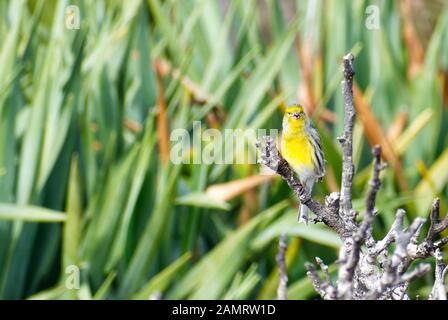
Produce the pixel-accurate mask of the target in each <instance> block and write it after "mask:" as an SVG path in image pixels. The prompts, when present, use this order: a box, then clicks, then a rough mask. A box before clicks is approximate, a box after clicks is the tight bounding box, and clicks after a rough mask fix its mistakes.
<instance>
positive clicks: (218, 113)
mask: <svg viewBox="0 0 448 320" xmlns="http://www.w3.org/2000/svg"><path fill="white" fill-rule="evenodd" d="M154 69H155V70H158V71H159V73H160V75H161V76H167V75H170V76H171V77H172V78H173V79H176V80H179V81H180V83H181V84H182V86H183V87H184V88H185V89H186V90H187V91H188V92H189V93H190V94H191V97H192V99H193V101H194V102H196V103H198V104H207V103H208V101H210V100H212V94H211V93H209V92H206V91H204V90H203V89H202V88H201V86H200V85H198V84H197V83H195V82H194V81H192V80H191V79H190V78H189V77H187V76H185V75H183V74H182V73H181V71H180V70H179V69H177V68H173V67H172V66H171V64H170V62H169V61H167V60H165V59H162V58H157V59H155V60H154ZM224 117H225V111H224V108H223V106H222V105H221V104H220V103H217V104H216V105H215V106H214V108H213V109H212V110H211V112H210V113H209V115H207V118H206V119H207V122H209V124H210V126H211V127H212V128H217V127H219V124H220V123H222V121H223V119H224Z"/></svg>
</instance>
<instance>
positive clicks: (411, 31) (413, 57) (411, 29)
mask: <svg viewBox="0 0 448 320" xmlns="http://www.w3.org/2000/svg"><path fill="white" fill-rule="evenodd" d="M399 10H400V16H401V19H402V21H403V38H404V41H405V43H406V46H407V48H408V53H409V66H408V78H409V79H413V78H414V77H415V76H416V75H417V73H418V72H419V71H420V70H421V68H422V65H423V60H424V49H423V47H422V44H421V43H420V40H419V38H418V35H417V32H416V29H415V26H414V22H413V21H412V17H413V12H412V11H413V10H412V2H411V1H410V0H401V1H399Z"/></svg>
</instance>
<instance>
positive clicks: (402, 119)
mask: <svg viewBox="0 0 448 320" xmlns="http://www.w3.org/2000/svg"><path fill="white" fill-rule="evenodd" d="M407 121H408V113H407V112H406V111H400V112H398V114H397V116H396V117H395V119H394V122H392V124H391V126H390V127H389V130H387V139H388V140H389V141H390V143H391V144H392V145H395V142H396V140H397V139H398V137H399V136H400V135H401V133H402V132H403V129H404V127H405V125H406V122H407Z"/></svg>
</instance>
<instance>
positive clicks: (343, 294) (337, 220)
mask: <svg viewBox="0 0 448 320" xmlns="http://www.w3.org/2000/svg"><path fill="white" fill-rule="evenodd" d="M353 64H354V56H353V55H352V54H348V55H346V56H345V57H344V61H343V67H344V68H343V75H344V79H343V81H342V83H341V85H342V94H343V97H344V110H345V117H344V130H343V134H342V136H341V137H339V138H338V140H339V143H340V144H341V149H342V160H343V164H342V183H341V192H340V193H338V192H333V193H331V194H329V195H327V196H326V197H325V202H324V203H323V204H322V203H320V202H319V201H317V200H315V199H313V198H312V197H311V195H310V194H308V193H306V192H305V189H304V187H303V185H302V183H301V182H300V180H299V178H298V177H297V176H296V175H295V173H294V171H293V170H292V168H291V167H290V165H289V164H288V162H287V161H286V160H285V159H284V158H283V157H282V155H281V154H280V153H279V151H278V149H277V147H276V145H275V143H274V141H273V139H272V138H271V137H269V136H268V137H263V138H262V139H260V140H259V141H257V144H256V146H257V148H258V149H259V151H260V160H259V162H260V163H262V164H264V165H266V166H267V167H269V168H270V169H272V170H273V171H274V172H276V173H277V174H278V175H280V176H281V177H282V178H283V179H284V180H285V181H286V182H287V183H288V185H289V187H290V188H291V189H292V190H293V191H294V193H295V194H296V196H297V197H298V198H299V199H300V201H301V202H302V203H303V204H305V205H307V206H308V208H309V209H310V210H311V211H312V212H314V214H315V215H316V216H315V218H314V222H315V223H318V222H322V223H324V224H325V225H327V226H328V227H329V228H331V229H333V230H334V231H335V232H336V233H337V234H338V235H339V237H340V238H341V240H342V242H343V245H342V247H341V249H340V251H339V258H338V261H337V264H338V273H337V278H336V281H333V280H332V277H331V275H330V274H329V272H328V267H327V265H326V264H325V263H324V262H323V261H322V260H321V259H320V258H316V263H317V264H318V265H319V267H320V269H321V270H322V272H323V274H324V277H323V278H321V277H320V276H319V274H318V272H317V268H316V266H315V265H314V264H312V263H306V265H305V267H306V269H307V270H308V272H307V274H308V276H309V278H310V279H311V281H312V284H313V286H314V289H315V291H316V292H317V293H318V294H319V295H320V296H321V297H322V299H328V300H335V299H371V300H376V299H388V300H397V299H398V300H406V299H409V296H408V294H407V289H408V286H409V283H410V282H411V281H413V280H414V279H416V278H418V277H421V276H422V275H424V274H426V273H427V272H429V270H431V265H430V264H428V263H424V262H421V263H419V264H417V265H416V266H415V267H414V268H413V269H412V270H409V267H410V265H411V264H412V263H413V262H414V261H416V260H418V259H420V260H425V259H427V258H428V257H434V258H435V261H436V264H435V281H434V286H433V288H432V290H431V294H430V296H429V299H440V300H446V299H447V292H446V287H445V279H446V276H447V274H448V267H447V266H446V264H445V263H444V261H443V255H442V250H441V249H442V247H444V246H445V245H446V244H448V237H444V238H442V239H440V240H437V238H438V236H439V235H440V233H441V232H443V231H444V230H446V229H447V228H448V214H447V215H445V218H443V219H442V220H440V200H439V199H435V200H434V202H433V204H432V210H431V213H430V225H429V229H428V232H427V234H426V236H425V237H424V239H423V241H422V242H419V238H420V234H421V230H422V228H423V225H424V223H425V219H423V218H416V219H415V220H414V221H413V222H412V223H411V224H410V226H409V227H405V224H404V217H405V214H406V213H405V211H404V210H403V209H398V210H397V212H396V217H395V221H394V223H393V224H392V226H391V228H390V230H389V231H388V232H387V234H386V236H385V237H384V238H383V239H380V240H375V239H374V238H373V236H372V228H373V220H374V218H375V216H376V215H377V210H376V209H375V203H376V200H377V194H378V191H379V190H380V188H381V180H380V173H381V171H382V170H384V169H385V168H386V163H384V162H382V161H381V147H380V146H374V147H373V148H372V157H373V166H372V176H371V178H370V180H369V187H368V190H367V192H366V195H365V211H364V213H363V218H362V220H361V221H360V222H357V221H356V218H357V215H358V213H357V212H355V211H354V210H353V206H352V185H353V176H354V165H353V125H354V121H355V116H356V111H355V106H354V102H353V78H354V75H355V71H354V67H353ZM393 243H395V249H394V250H389V249H390V246H391V245H392V244H393ZM280 250H282V247H281V246H280ZM389 251H391V252H389ZM280 262H281V261H280V260H279V263H280ZM281 270H282V269H281ZM286 280H287V278H286ZM281 281H283V283H282V285H281V287H282V288H283V289H282V290H286V289H285V286H286V284H285V277H283V278H282V279H281ZM279 295H280V287H279ZM285 297H286V296H285V295H283V298H285Z"/></svg>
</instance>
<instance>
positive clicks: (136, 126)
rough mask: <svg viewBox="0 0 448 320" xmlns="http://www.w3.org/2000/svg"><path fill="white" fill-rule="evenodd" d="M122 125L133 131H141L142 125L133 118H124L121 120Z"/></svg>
mask: <svg viewBox="0 0 448 320" xmlns="http://www.w3.org/2000/svg"><path fill="white" fill-rule="evenodd" d="M123 126H124V127H125V128H126V129H128V130H129V131H131V132H133V133H138V132H140V131H142V125H141V124H140V122H138V121H135V120H133V119H129V118H125V119H124V120H123Z"/></svg>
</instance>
